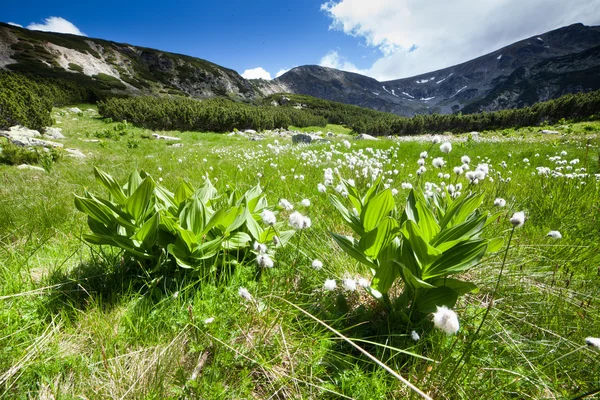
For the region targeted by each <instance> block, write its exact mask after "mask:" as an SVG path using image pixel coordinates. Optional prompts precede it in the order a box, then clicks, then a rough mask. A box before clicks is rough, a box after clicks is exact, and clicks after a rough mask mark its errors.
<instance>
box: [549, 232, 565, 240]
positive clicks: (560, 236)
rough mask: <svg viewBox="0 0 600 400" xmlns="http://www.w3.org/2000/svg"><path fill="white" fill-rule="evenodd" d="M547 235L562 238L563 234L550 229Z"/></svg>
mask: <svg viewBox="0 0 600 400" xmlns="http://www.w3.org/2000/svg"><path fill="white" fill-rule="evenodd" d="M547 236H550V237H551V238H552V239H562V235H561V234H560V232H559V231H550V232H548V235H547Z"/></svg>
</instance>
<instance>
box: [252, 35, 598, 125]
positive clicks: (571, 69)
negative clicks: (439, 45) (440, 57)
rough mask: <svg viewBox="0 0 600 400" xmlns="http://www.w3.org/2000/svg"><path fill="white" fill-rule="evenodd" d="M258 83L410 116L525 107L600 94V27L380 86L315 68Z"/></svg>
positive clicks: (270, 90)
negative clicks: (594, 92) (579, 94)
mask: <svg viewBox="0 0 600 400" xmlns="http://www.w3.org/2000/svg"><path fill="white" fill-rule="evenodd" d="M254 85H255V87H256V88H257V89H258V90H260V91H262V92H263V93H266V94H271V93H277V92H289V93H296V94H305V95H310V96H315V97H320V98H323V99H327V100H334V101H339V102H344V103H348V104H354V105H358V106H361V107H368V108H372V109H375V110H379V111H387V112H391V113H394V114H398V115H404V116H412V115H415V114H429V113H443V114H448V113H453V112H457V111H463V112H478V111H493V110H500V109H505V108H515V107H523V106H526V105H531V104H533V103H536V102H539V101H545V100H548V99H552V98H556V97H559V96H561V95H563V94H566V93H574V92H586V91H592V90H597V89H600V27H599V26H591V27H590V26H584V25H582V24H574V25H570V26H567V27H563V28H560V29H556V30H553V31H550V32H547V33H544V34H541V35H537V36H533V37H531V38H528V39H525V40H521V41H519V42H516V43H513V44H511V45H509V46H506V47H503V48H502V49H500V50H497V51H494V52H492V53H489V54H486V55H484V56H481V57H478V58H476V59H474V60H471V61H467V62H465V63H462V64H458V65H455V66H452V67H448V68H444V69H440V70H437V71H433V72H429V73H426V74H421V75H417V76H413V77H410V78H404V79H395V80H391V81H385V82H379V81H377V80H375V79H372V78H369V77H366V76H362V75H359V74H355V73H351V72H344V71H338V70H335V69H332V68H325V67H320V66H315V65H309V66H302V67H297V68H294V69H292V70H290V71H288V72H287V73H285V74H283V75H281V76H280V77H279V78H276V79H274V80H272V81H260V82H254Z"/></svg>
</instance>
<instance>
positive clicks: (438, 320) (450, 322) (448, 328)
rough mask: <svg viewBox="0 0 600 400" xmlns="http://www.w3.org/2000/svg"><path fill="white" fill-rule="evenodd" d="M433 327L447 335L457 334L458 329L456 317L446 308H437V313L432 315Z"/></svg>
mask: <svg viewBox="0 0 600 400" xmlns="http://www.w3.org/2000/svg"><path fill="white" fill-rule="evenodd" d="M433 325H434V326H435V327H436V328H438V329H439V330H442V331H444V332H446V333H447V334H449V335H450V334H453V333H456V332H458V329H459V328H460V324H459V323H458V316H457V315H456V313H455V312H454V311H452V310H450V309H449V308H448V307H446V306H441V307H439V306H438V307H437V311H436V312H435V313H433Z"/></svg>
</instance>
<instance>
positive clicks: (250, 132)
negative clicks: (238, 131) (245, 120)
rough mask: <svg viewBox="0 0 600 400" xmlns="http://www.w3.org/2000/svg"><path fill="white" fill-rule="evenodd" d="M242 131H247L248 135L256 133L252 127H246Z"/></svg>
mask: <svg viewBox="0 0 600 400" xmlns="http://www.w3.org/2000/svg"><path fill="white" fill-rule="evenodd" d="M244 133H248V134H250V135H256V131H255V130H254V129H246V130H245V131H244Z"/></svg>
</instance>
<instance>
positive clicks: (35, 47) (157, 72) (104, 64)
mask: <svg viewBox="0 0 600 400" xmlns="http://www.w3.org/2000/svg"><path fill="white" fill-rule="evenodd" d="M0 69H9V70H13V71H16V72H24V73H30V74H34V75H41V76H46V77H53V78H61V79H66V80H69V81H75V82H79V83H82V84H85V85H90V84H91V85H96V86H98V87H101V88H102V89H104V90H110V91H112V92H115V93H133V94H179V95H187V96H192V97H197V98H206V97H215V96H217V95H226V96H230V97H232V98H238V99H242V100H248V99H253V98H255V97H256V95H257V94H256V92H255V90H254V89H253V88H252V85H251V84H250V83H249V82H248V81H246V80H245V79H243V78H242V77H241V76H240V75H239V74H238V73H237V72H235V71H233V70H231V69H227V68H224V67H221V66H219V65H216V64H213V63H211V62H209V61H205V60H202V59H199V58H194V57H189V56H185V55H180V54H173V53H168V52H164V51H159V50H154V49H148V48H144V47H137V46H131V45H128V44H123V43H115V42H110V41H106V40H101V39H91V38H87V37H81V36H75V35H67V34H59V33H50V32H38V31H30V30H27V29H23V28H19V27H15V26H11V25H7V24H3V23H0Z"/></svg>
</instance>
